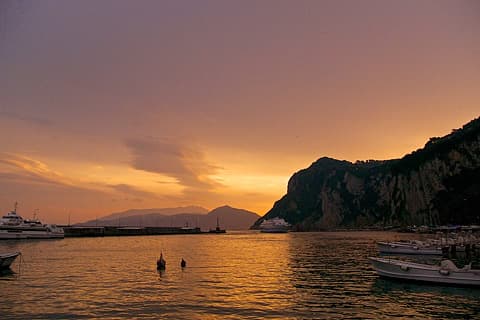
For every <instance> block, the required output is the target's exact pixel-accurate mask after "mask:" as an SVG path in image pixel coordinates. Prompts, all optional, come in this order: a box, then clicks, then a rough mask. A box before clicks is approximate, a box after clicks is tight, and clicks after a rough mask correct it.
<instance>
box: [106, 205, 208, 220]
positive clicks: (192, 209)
mask: <svg viewBox="0 0 480 320" xmlns="http://www.w3.org/2000/svg"><path fill="white" fill-rule="evenodd" d="M151 213H156V214H160V215H166V216H171V215H175V214H182V213H193V214H206V213H208V210H207V209H205V208H202V207H199V206H188V207H177V208H153V209H130V210H126V211H122V212H116V213H112V214H110V215H108V216H105V217H102V218H100V219H99V220H111V219H118V218H124V217H130V216H140V215H146V214H151Z"/></svg>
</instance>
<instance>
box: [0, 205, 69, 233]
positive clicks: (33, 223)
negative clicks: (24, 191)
mask: <svg viewBox="0 0 480 320" xmlns="http://www.w3.org/2000/svg"><path fill="white" fill-rule="evenodd" d="M64 236H65V233H64V231H63V229H62V228H60V227H57V226H56V225H54V224H43V223H41V222H40V221H39V220H38V219H35V218H34V219H32V220H27V219H23V218H22V217H21V216H19V215H18V214H17V203H15V208H14V210H13V211H10V212H9V213H7V214H6V215H4V216H3V217H2V218H1V219H0V239H50V238H63V237H64Z"/></svg>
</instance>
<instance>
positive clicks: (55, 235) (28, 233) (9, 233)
mask: <svg viewBox="0 0 480 320" xmlns="http://www.w3.org/2000/svg"><path fill="white" fill-rule="evenodd" d="M64 237H65V234H64V233H63V232H51V231H46V230H22V229H12V228H9V229H1V230H0V240H8V239H62V238H64Z"/></svg>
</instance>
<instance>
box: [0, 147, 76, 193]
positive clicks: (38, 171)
mask: <svg viewBox="0 0 480 320" xmlns="http://www.w3.org/2000/svg"><path fill="white" fill-rule="evenodd" d="M0 164H3V165H4V167H5V166H6V169H4V170H2V168H1V167H0V177H1V179H8V180H15V181H17V182H28V183H40V184H50V185H64V186H71V182H69V181H68V179H66V178H65V177H64V176H63V175H61V174H60V173H58V172H56V171H54V170H51V169H50V168H49V167H48V166H47V165H46V164H45V163H43V162H41V161H38V160H35V159H32V158H28V157H25V156H21V155H16V154H9V153H0Z"/></svg>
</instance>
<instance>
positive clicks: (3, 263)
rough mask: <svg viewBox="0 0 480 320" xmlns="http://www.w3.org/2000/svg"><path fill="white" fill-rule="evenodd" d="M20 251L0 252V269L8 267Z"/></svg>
mask: <svg viewBox="0 0 480 320" xmlns="http://www.w3.org/2000/svg"><path fill="white" fill-rule="evenodd" d="M19 255H20V252H12V253H0V269H8V268H10V265H11V264H12V263H13V261H15V259H16V258H17V257H18V256H19Z"/></svg>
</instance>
